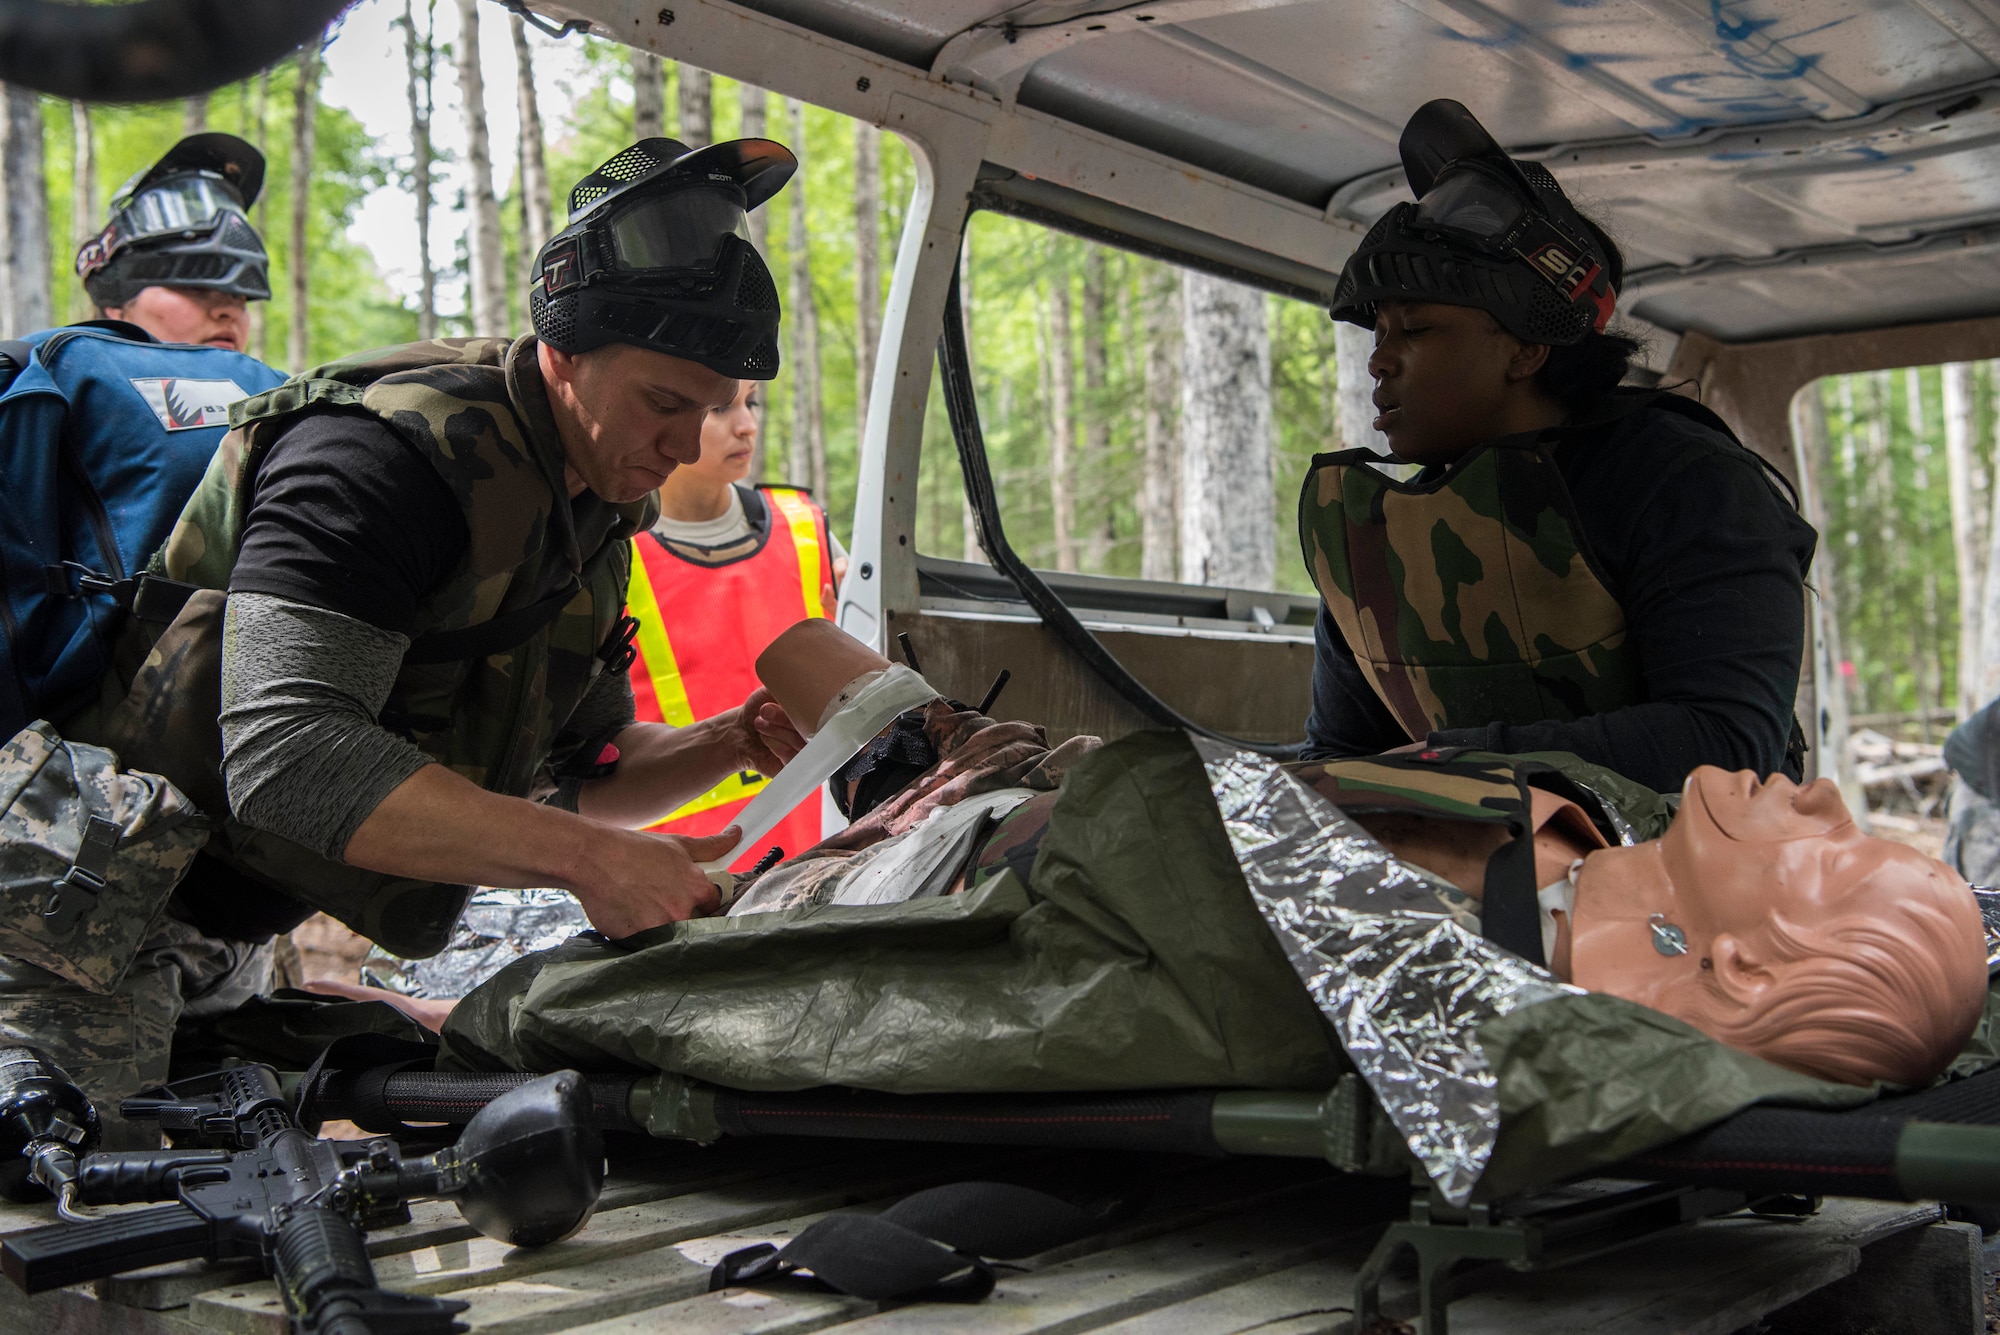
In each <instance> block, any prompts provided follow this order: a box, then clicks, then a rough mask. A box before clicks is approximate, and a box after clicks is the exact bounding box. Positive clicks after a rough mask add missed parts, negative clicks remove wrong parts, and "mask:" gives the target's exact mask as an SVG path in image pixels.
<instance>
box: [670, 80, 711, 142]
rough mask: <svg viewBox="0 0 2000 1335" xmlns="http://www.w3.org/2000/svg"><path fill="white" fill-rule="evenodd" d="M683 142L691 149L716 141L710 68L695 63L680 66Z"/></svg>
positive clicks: (681, 135)
mask: <svg viewBox="0 0 2000 1335" xmlns="http://www.w3.org/2000/svg"><path fill="white" fill-rule="evenodd" d="M680 71H681V77H680V112H681V124H680V135H679V136H678V137H679V139H680V141H681V142H682V143H684V144H686V145H687V146H688V147H689V148H702V147H704V146H706V145H708V144H710V143H712V142H714V140H715V102H714V97H713V92H712V84H713V81H712V80H711V79H710V78H709V77H708V71H707V70H698V69H696V68H695V67H694V66H692V65H682V66H681V67H680Z"/></svg>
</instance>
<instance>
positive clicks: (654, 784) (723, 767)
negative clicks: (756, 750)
mask: <svg viewBox="0 0 2000 1335" xmlns="http://www.w3.org/2000/svg"><path fill="white" fill-rule="evenodd" d="M729 721H730V716H729V715H728V714H722V715H718V716H717V717H715V718H710V719H703V720H702V721H701V722H699V723H691V724H689V725H688V726H687V727H685V728H675V727H671V726H669V725H667V724H665V723H634V724H633V725H632V726H631V727H629V728H627V729H625V731H623V732H621V733H619V734H618V741H617V746H618V768H617V770H616V771H615V772H614V773H612V774H610V775H609V776H607V777H605V778H602V779H593V780H591V781H590V782H589V783H586V784H584V785H583V791H582V792H581V793H580V794H579V795H578V797H577V804H576V809H577V810H578V811H579V812H581V813H582V814H583V815H586V816H588V817H590V818H591V819H592V820H600V821H603V822H605V823H606V824H608V825H622V826H624V827H626V828H627V829H640V828H642V827H644V826H647V825H651V824H653V823H655V822H656V821H660V820H663V819H665V818H666V817H667V816H668V815H669V814H671V813H672V812H673V811H674V810H675V809H676V808H678V807H680V806H682V805H683V804H685V803H687V802H689V801H692V800H693V799H694V798H697V797H700V796H701V795H702V794H703V793H705V792H707V791H708V790H709V789H711V788H713V787H715V785H716V784H718V783H721V782H722V781H723V780H724V779H726V778H728V777H729V776H730V775H731V774H733V773H735V772H736V768H737V764H738V755H739V751H738V748H737V746H736V745H735V743H734V740H733V738H732V736H731V734H730V729H729Z"/></svg>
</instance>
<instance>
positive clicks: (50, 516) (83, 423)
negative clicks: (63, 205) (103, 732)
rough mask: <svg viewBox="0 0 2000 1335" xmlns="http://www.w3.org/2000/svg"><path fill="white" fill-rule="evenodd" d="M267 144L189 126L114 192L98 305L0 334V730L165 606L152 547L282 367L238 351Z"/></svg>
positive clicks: (79, 681)
mask: <svg viewBox="0 0 2000 1335" xmlns="http://www.w3.org/2000/svg"><path fill="white" fill-rule="evenodd" d="M263 180H264V157H263V155H262V154H261V153H259V152H258V151H257V150H256V149H255V148H253V147H251V146H250V145H249V144H247V143H245V142H244V141H243V140H241V139H238V138H237V137H236V136H234V135H228V134H197V135H190V136H188V137H187V138H185V139H182V140H181V141H180V142H179V143H177V144H175V145H174V146H173V147H172V148H170V149H168V150H167V152H166V153H165V154H164V155H163V156H162V157H161V158H160V160H159V161H158V162H155V163H154V164H153V165H152V166H151V167H149V168H147V169H146V170H145V171H142V172H139V173H137V174H136V175H134V176H133V177H132V178H131V179H130V180H128V181H127V182H126V183H125V184H124V185H123V186H121V187H120V188H119V190H118V192H117V193H116V194H115V195H114V196H113V198H112V201H111V207H110V210H109V215H108V217H107V218H106V220H105V225H104V228H103V230H101V231H100V232H98V233H97V235H96V236H94V237H92V238H91V239H90V240H89V241H87V242H85V243H84V245H83V246H82V247H81V249H79V251H78V252H77V257H76V272H77V275H78V277H79V278H80V279H81V280H82V282H83V284H84V289H85V291H87V292H88V293H89V294H90V298H91V300H92V302H93V303H94V304H95V305H96V307H97V309H98V314H99V317H100V318H98V319H95V320H86V321H83V322H81V323H80V324H75V325H68V326H65V327H62V328H58V329H43V330H39V331H37V332H35V333H32V334H28V335H26V336H25V337H23V338H20V339H15V340H0V570H4V571H5V588H4V598H0V739H3V738H5V737H7V736H11V735H12V734H13V733H15V732H16V731H18V730H19V729H20V728H21V727H23V726H24V725H26V724H27V723H28V722H29V721H30V720H32V719H35V718H38V717H39V718H47V719H52V720H55V721H57V722H58V723H60V722H61V721H62V720H63V719H64V718H65V716H66V715H68V714H69V713H71V712H73V711H74V710H75V709H77V708H79V707H82V706H84V705H86V704H87V703H89V702H90V700H91V699H93V698H94V695H95V692H96V691H97V688H98V684H99V681H100V679H101V678H102V676H103V674H104V669H105V666H106V663H107V661H108V657H109V654H110V647H111V643H112V641H113V640H114V639H115V636H116V632H117V628H118V626H119V625H120V624H121V622H122V620H123V618H124V617H125V616H127V615H129V614H132V613H133V612H134V610H135V608H137V609H138V613H139V615H141V616H142V617H143V616H147V615H151V616H154V617H160V616H164V617H166V618H168V619H171V617H172V615H173V609H172V607H170V606H167V605H165V604H164V603H163V602H162V600H161V599H160V598H159V597H158V596H157V595H158V593H159V590H155V591H154V594H155V596H153V597H150V598H148V597H145V596H143V590H144V588H145V585H146V578H147V577H146V576H145V575H144V573H143V572H144V570H145V568H146V564H147V562H148V561H149V560H150V559H151V557H152V555H153V553H154V552H155V551H157V550H158V549H159V547H160V545H161V544H162V543H163V542H165V541H166V538H167V534H168V532H169V531H171V529H172V528H173V524H174V520H175V519H176V518H177V517H178V516H179V515H180V512H181V507H182V506H184V505H186V504H187V500H188V497H189V496H191V495H192V494H193V493H194V488H195V484H196V483H198V482H199V481H201V478H202V475H203V474H204V473H205V472H207V471H208V463H209V460H210V458H212V457H213V456H214V454H215V447H216V444H217V442H218V441H220V440H221V438H222V433H223V431H224V430H225V429H227V427H228V425H229V406H230V405H231V404H232V403H234V402H236V401H237V400H238V399H242V398H246V397H248V396H249V395H252V394H258V393H262V392H263V391H264V390H267V389H270V388H272V387H274V386H276V385H278V384H281V383H282V382H283V381H284V379H285V377H284V375H283V373H282V372H279V371H276V370H274V369H272V368H271V367H269V366H266V365H265V364H264V363H262V362H260V361H257V360H255V359H254V358H252V357H249V356H247V355H245V353H244V351H243V348H244V345H245V344H246V343H247V341H248V329H249V320H248V316H247V310H248V303H249V302H251V301H253V300H263V299H265V298H268V297H269V296H270V294H271V288H270V281H269V278H268V272H269V267H270V262H269V259H268V257H267V256H266V255H265V253H264V246H263V243H262V242H261V241H260V240H259V239H258V237H257V231H256V229H255V228H254V227H252V226H251V225H250V220H249V217H248V215H247V214H246V212H245V210H246V209H247V208H248V207H249V206H250V204H251V203H253V202H254V201H255V200H256V198H257V193H258V190H259V189H260V188H261V187H262V185H263Z"/></svg>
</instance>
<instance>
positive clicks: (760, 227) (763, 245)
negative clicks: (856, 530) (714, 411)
mask: <svg viewBox="0 0 2000 1335" xmlns="http://www.w3.org/2000/svg"><path fill="white" fill-rule="evenodd" d="M736 96H737V107H738V108H739V110H740V112H741V114H742V119H743V137H744V138H745V139H762V138H763V137H764V136H765V134H766V132H767V128H768V127H767V124H766V121H767V115H766V112H765V97H766V94H765V92H764V90H763V89H762V88H759V87H757V86H756V85H755V84H749V83H742V84H738V85H736ZM749 222H750V244H751V245H753V246H755V247H757V253H758V254H759V255H762V256H763V257H764V261H765V263H767V264H768V263H769V262H770V259H771V212H770V206H769V205H766V206H765V207H763V208H761V209H752V210H750V213H749ZM773 276H774V277H775V275H773ZM770 420H771V400H770V391H769V390H768V389H767V390H766V391H765V398H764V421H765V423H766V424H768V423H769V422H770ZM769 437H770V432H769V430H768V425H767V427H766V429H764V430H760V431H758V432H757V444H756V446H755V447H754V448H753V449H752V450H751V452H750V477H749V482H750V485H751V486H753V487H754V486H756V485H758V484H759V483H761V482H763V481H764V475H765V470H766V468H767V466H768V465H767V464H766V456H767V455H768V454H769V453H770V439H769Z"/></svg>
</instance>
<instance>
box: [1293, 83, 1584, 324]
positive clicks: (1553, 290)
mask: <svg viewBox="0 0 2000 1335" xmlns="http://www.w3.org/2000/svg"><path fill="white" fill-rule="evenodd" d="M1398 147H1399V150H1400V152H1401V155H1402V159H1403V173H1404V175H1405V177H1406V178H1407V179H1408V180H1409V183H1410V190H1411V192H1412V193H1413V194H1415V195H1416V197H1417V199H1416V202H1415V203H1414V204H1398V205H1396V207H1394V208H1392V209H1390V210H1389V212H1387V213H1386V214H1384V215H1383V216H1382V217H1381V218H1379V219H1377V220H1376V223H1375V225H1374V226H1373V227H1372V228H1370V229H1369V231H1368V235H1367V236H1366V237H1364V238H1362V241H1361V245H1360V246H1359V247H1358V248H1357V249H1356V250H1355V252H1354V254H1353V255H1352V256H1351V257H1350V258H1349V259H1348V261H1347V265H1346V267H1345V268H1344V269H1342V270H1341V274H1340V285H1339V287H1338V288H1337V289H1335V293H1334V301H1333V308H1332V314H1333V318H1334V319H1336V320H1346V321H1348V322H1349V323H1351V324H1358V325H1362V326H1364V327H1366V328H1371V329H1372V328H1373V327H1374V324H1375V304H1376V303H1377V302H1378V301H1383V300H1385V299H1390V298H1397V299H1402V300H1406V301H1436V302H1442V303H1445V304H1447V305H1453V306H1472V307H1476V308H1477V309H1479V310H1483V311H1486V312H1487V313H1488V314H1490V315H1492V316H1493V318H1494V319H1495V320H1497V321H1498V322H1499V323H1500V326H1501V328H1503V329H1505V330H1506V331H1507V332H1508V333H1510V334H1512V335H1514V337H1516V338H1518V339H1522V340H1523V341H1525V342H1529V343H1547V344H1552V345H1556V346H1567V345H1570V344H1575V343H1581V342H1582V341H1583V340H1584V339H1585V338H1586V337H1587V336H1589V335H1590V334H1591V333H1593V332H1596V333H1602V332H1604V327H1605V326H1606V325H1607V324H1608V323H1610V320H1611V315H1612V312H1613V311H1614V310H1615V309H1616V307H1617V303H1618V293H1617V291H1616V284H1617V282H1618V281H1619V280H1620V278H1621V277H1622V275H1620V274H1618V273H1616V272H1614V270H1613V260H1612V258H1611V256H1610V254H1609V252H1608V251H1607V249H1606V248H1605V246H1604V245H1603V244H1602V243H1601V242H1600V241H1599V239H1598V236H1597V234H1596V233H1595V232H1594V231H1593V230H1592V228H1591V227H1590V226H1589V225H1588V224H1587V223H1586V222H1585V221H1584V219H1583V215H1582V214H1580V213H1578V212H1577V211H1576V208H1575V206H1573V205H1572V204H1571V203H1570V202H1569V197H1568V196H1567V195H1565V194H1563V191H1562V187H1561V186H1559V185H1557V184H1556V179H1555V177H1553V176H1551V175H1550V174H1549V172H1548V170H1547V169H1546V168H1545V167H1543V166H1542V165H1541V164H1540V163H1536V162H1523V161H1519V160H1517V159H1514V158H1510V157H1508V156H1507V154H1506V152H1505V151H1504V150H1502V149H1501V147H1500V145H1499V144H1498V143H1497V142H1495V140H1494V139H1493V137H1492V136H1491V135H1489V134H1488V133H1487V132H1486V129H1485V127H1484V126H1482V125H1480V123H1479V122H1478V120H1476V119H1475V118H1474V117H1473V115H1472V113H1471V112H1470V111H1467V110H1466V109H1465V107H1464V106H1462V105H1460V104H1459V103H1457V102H1454V101H1452V100H1450V99H1449V98H1439V99H1438V100H1436V101H1433V102H1427V103H1425V104H1424V105H1423V106H1422V107H1419V108H1418V109H1417V112H1416V114H1415V115H1413V116H1411V117H1410V121H1409V124H1408V125H1406V126H1404V128H1403V137H1402V140H1401V142H1400V144H1399V145H1398Z"/></svg>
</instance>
